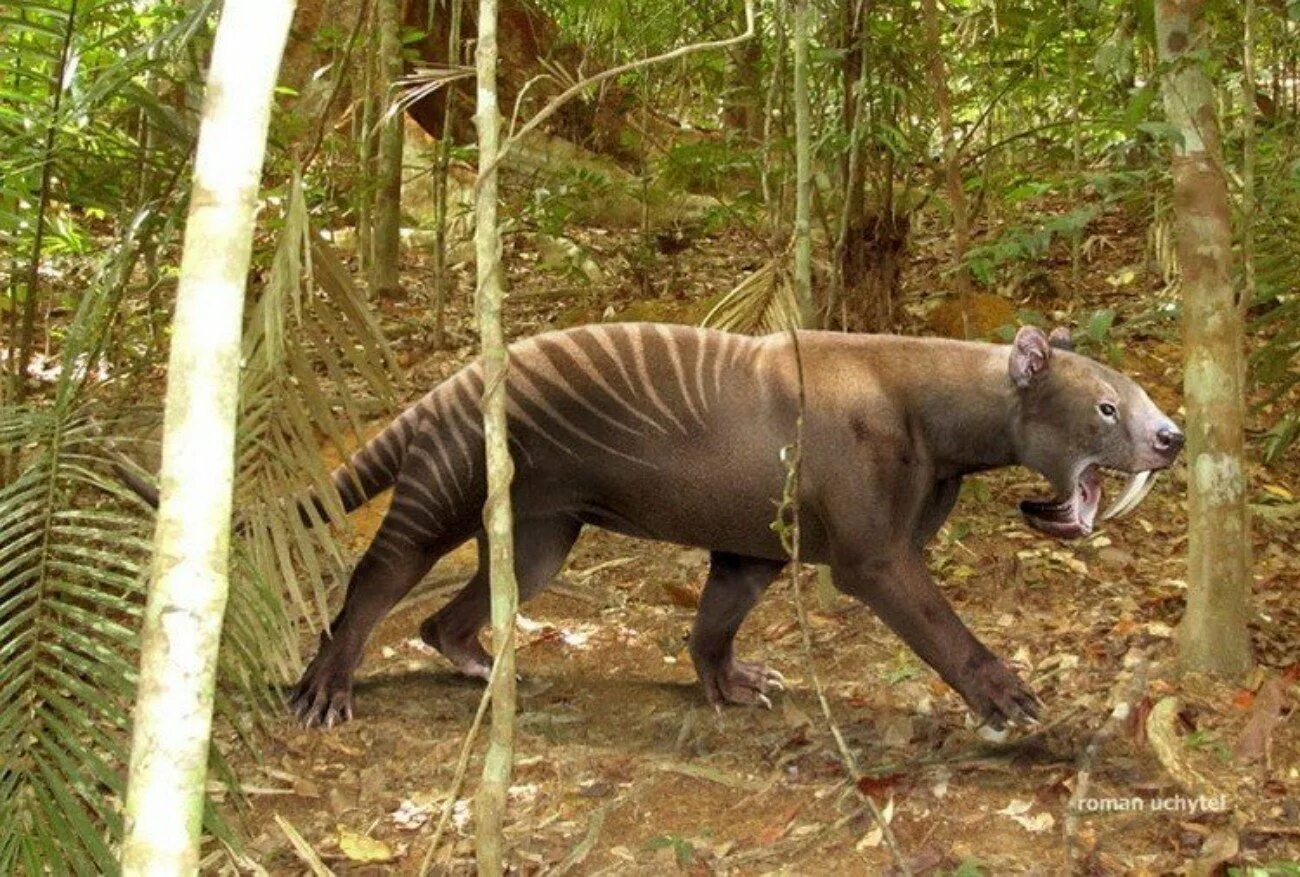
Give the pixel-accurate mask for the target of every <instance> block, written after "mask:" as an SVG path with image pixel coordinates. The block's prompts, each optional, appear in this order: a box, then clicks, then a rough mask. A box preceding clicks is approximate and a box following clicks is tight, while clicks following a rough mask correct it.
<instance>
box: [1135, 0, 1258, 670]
mask: <svg viewBox="0 0 1300 877" xmlns="http://www.w3.org/2000/svg"><path fill="white" fill-rule="evenodd" d="M1203 5H1204V0H1157V2H1156V4H1155V14H1156V37H1157V44H1158V51H1159V54H1160V60H1161V62H1162V64H1163V65H1164V66H1165V68H1166V72H1165V74H1164V78H1163V81H1162V83H1161V90H1162V92H1163V96H1164V105H1165V114H1166V116H1167V117H1168V119H1169V122H1170V124H1172V125H1173V126H1174V127H1175V128H1176V129H1177V130H1178V131H1179V133H1180V135H1181V142H1180V143H1177V144H1175V146H1174V150H1173V165H1172V166H1173V179H1174V214H1175V219H1176V228H1177V232H1176V233H1177V247H1178V259H1179V263H1180V265H1181V266H1182V272H1183V323H1184V335H1185V340H1184V344H1185V351H1186V352H1185V359H1186V369H1185V378H1184V391H1185V395H1186V406H1187V436H1188V442H1187V449H1188V502H1187V506H1188V515H1189V518H1190V520H1189V522H1188V527H1189V534H1188V558H1187V612H1186V614H1185V615H1184V616H1183V621H1182V624H1181V625H1180V626H1179V631H1178V634H1179V636H1178V644H1179V658H1180V660H1181V661H1182V663H1183V664H1184V666H1186V667H1188V668H1189V669H1194V670H1201V671H1207V672H1216V673H1223V674H1236V673H1240V672H1242V671H1244V670H1245V669H1247V668H1248V667H1249V666H1250V663H1251V656H1250V640H1249V636H1248V632H1247V629H1246V622H1247V620H1248V617H1249V605H1250V591H1251V571H1250V532H1249V520H1248V513H1247V508H1246V476H1245V469H1244V466H1243V444H1244V437H1243V433H1244V422H1245V371H1246V368H1245V357H1244V355H1243V345H1244V330H1243V325H1242V315H1241V311H1240V310H1239V309H1238V307H1237V303H1236V300H1235V297H1234V295H1233V289H1232V276H1231V261H1232V229H1231V227H1230V216H1231V212H1230V209H1229V205H1228V187H1227V181H1226V179H1225V178H1224V173H1223V150H1222V147H1221V144H1220V141H1219V120H1218V117H1217V109H1216V106H1215V95H1214V90H1213V87H1212V85H1211V83H1210V80H1209V77H1208V76H1207V75H1206V73H1205V69H1204V67H1203V66H1202V65H1203V61H1202V60H1201V59H1200V56H1199V53H1201V52H1202V51H1203V50H1204V33H1203V27H1202V25H1201V22H1200V21H1199V17H1200V12H1201V10H1202V7H1203Z"/></svg>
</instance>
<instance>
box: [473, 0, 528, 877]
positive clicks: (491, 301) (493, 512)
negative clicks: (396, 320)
mask: <svg viewBox="0 0 1300 877" xmlns="http://www.w3.org/2000/svg"><path fill="white" fill-rule="evenodd" d="M477 61H478V110H477V115H476V117H475V124H476V125H477V127H478V161H479V165H478V166H479V181H478V197H477V199H476V201H475V205H474V256H475V261H476V263H477V274H478V295H477V309H478V325H479V336H480V339H481V343H482V346H483V388H484V389H483V430H484V440H485V441H486V443H487V470H488V472H487V474H488V497H487V502H486V503H485V504H484V507H483V526H484V529H485V530H486V531H487V537H488V568H489V571H490V576H489V579H490V587H491V591H492V648H493V652H494V658H493V665H492V678H491V680H490V682H489V686H490V687H491V689H492V692H491V697H492V728H491V730H490V732H489V734H488V749H487V755H486V757H485V758H484V761H483V780H482V782H481V783H480V784H479V790H478V796H477V800H476V801H475V804H476V808H475V813H476V823H477V825H476V835H475V853H476V855H477V858H478V870H479V873H480V874H487V875H496V874H501V873H503V872H504V869H505V837H504V824H505V811H506V790H507V789H508V788H509V787H510V775H511V772H512V769H513V767H514V748H515V608H516V606H517V604H518V602H519V585H518V583H517V582H516V581H515V562H514V528H513V526H512V518H511V514H512V513H511V507H510V481H511V479H512V478H513V477H514V465H513V463H512V462H511V460H510V446H509V444H508V443H507V433H506V388H505V379H506V370H507V368H508V367H509V362H508V360H507V356H506V345H505V338H504V336H503V333H502V330H501V301H502V299H503V298H504V294H505V293H504V289H503V286H504V281H503V278H502V275H501V239H500V233H499V230H498V228H497V170H496V164H497V147H498V139H499V135H500V132H499V125H500V114H499V112H498V110H497V3H496V0H479V7H478V52H477Z"/></svg>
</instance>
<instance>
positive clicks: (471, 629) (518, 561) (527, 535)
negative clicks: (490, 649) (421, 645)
mask: <svg viewBox="0 0 1300 877" xmlns="http://www.w3.org/2000/svg"><path fill="white" fill-rule="evenodd" d="M581 529H582V524H581V523H580V522H579V521H577V520H574V519H572V518H567V517H566V518H543V519H536V520H523V521H515V578H516V580H517V581H518V582H519V602H520V604H522V603H523V602H524V601H526V600H527V599H528V598H529V597H531V596H533V595H534V594H536V593H537V592H538V591H540V590H541V589H542V588H544V587H546V585H547V583H548V582H550V580H551V578H552V577H554V576H555V574H556V573H557V572H559V571H560V568H561V567H563V566H564V561H565V559H566V558H567V557H568V556H569V551H570V550H571V549H572V548H573V543H574V542H576V541H577V539H578V532H579V531H580V530H581ZM490 615H491V591H490V588H489V584H488V554H487V537H486V536H484V535H483V534H479V536H478V571H477V572H475V573H474V576H473V578H471V579H470V580H469V581H468V582H467V583H466V584H465V587H463V588H461V590H460V593H458V594H457V595H456V596H455V597H453V598H452V599H451V600H450V601H449V602H448V603H447V605H445V606H443V607H442V608H441V609H439V610H438V611H437V612H436V613H434V614H433V615H430V616H429V617H428V618H426V619H425V620H424V623H423V624H421V625H420V637H421V638H422V639H423V640H424V641H425V642H426V643H428V644H429V645H431V646H433V647H434V648H435V649H437V650H438V651H439V652H441V653H442V654H443V656H444V657H446V658H447V660H449V661H451V662H452V664H454V665H455V666H456V669H457V670H459V671H460V672H461V673H464V674H465V675H466V676H473V677H476V678H479V679H487V678H488V675H489V674H490V673H491V672H492V656H491V655H489V654H488V653H487V650H486V649H484V648H483V644H482V643H480V642H479V639H478V632H479V630H480V629H482V627H483V625H484V624H486V623H487V620H488V617H489V616H490Z"/></svg>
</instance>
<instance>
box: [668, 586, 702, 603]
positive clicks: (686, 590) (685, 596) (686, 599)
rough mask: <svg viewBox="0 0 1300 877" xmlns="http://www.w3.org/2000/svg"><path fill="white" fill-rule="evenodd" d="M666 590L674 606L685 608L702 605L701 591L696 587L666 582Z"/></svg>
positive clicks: (669, 600)
mask: <svg viewBox="0 0 1300 877" xmlns="http://www.w3.org/2000/svg"><path fill="white" fill-rule="evenodd" d="M664 590H665V591H667V592H668V602H670V603H672V604H673V605H674V606H681V607H682V608H683V609H695V608H696V607H698V606H699V605H700V595H699V592H698V591H696V590H695V589H694V588H690V587H687V586H686V585H677V584H674V583H672V582H665V583H664Z"/></svg>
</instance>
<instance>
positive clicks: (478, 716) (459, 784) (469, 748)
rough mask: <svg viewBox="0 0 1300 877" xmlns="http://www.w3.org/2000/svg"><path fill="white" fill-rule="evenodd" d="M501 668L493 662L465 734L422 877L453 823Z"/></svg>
mask: <svg viewBox="0 0 1300 877" xmlns="http://www.w3.org/2000/svg"><path fill="white" fill-rule="evenodd" d="M500 666H501V662H500V661H493V662H492V671H491V672H490V673H489V674H488V681H487V687H486V688H484V689H483V696H482V697H480V698H479V700H478V709H477V710H476V711H475V712H474V721H473V722H471V723H470V726H469V730H468V731H466V732H465V742H464V743H462V744H461V747H460V757H459V758H457V759H456V772H455V773H454V774H453V775H452V779H451V788H450V789H448V791H447V800H446V802H445V803H444V804H443V805H442V815H441V816H440V817H439V818H438V828H437V829H436V830H435V831H434V832H433V840H431V841H429V849H428V850H426V851H425V853H424V861H422V862H421V863H420V877H425V875H426V874H428V873H429V868H430V867H431V866H432V865H433V855H434V853H436V852H437V851H438V847H439V846H440V845H441V844H442V835H443V833H444V832H445V831H446V830H447V823H448V822H450V821H451V814H452V812H453V811H454V810H455V808H456V799H457V797H458V796H459V795H460V790H461V789H462V788H463V787H464V785H465V774H467V773H468V772H469V757H470V753H471V752H473V751H474V740H475V739H476V738H477V737H478V729H479V728H480V727H482V725H483V716H484V715H486V714H487V708H488V703H489V702H490V701H491V700H492V682H493V680H494V679H496V675H497V673H498V672H499V670H498V668H499V667H500Z"/></svg>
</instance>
